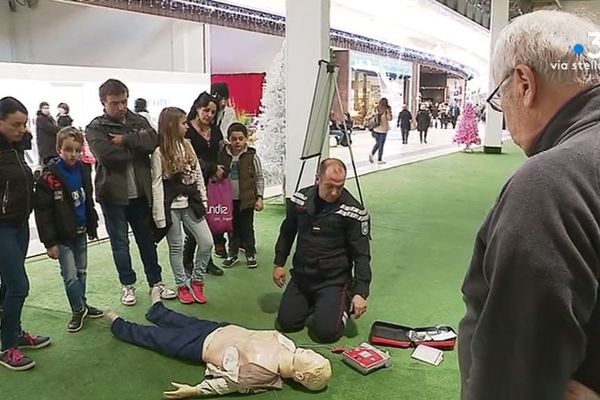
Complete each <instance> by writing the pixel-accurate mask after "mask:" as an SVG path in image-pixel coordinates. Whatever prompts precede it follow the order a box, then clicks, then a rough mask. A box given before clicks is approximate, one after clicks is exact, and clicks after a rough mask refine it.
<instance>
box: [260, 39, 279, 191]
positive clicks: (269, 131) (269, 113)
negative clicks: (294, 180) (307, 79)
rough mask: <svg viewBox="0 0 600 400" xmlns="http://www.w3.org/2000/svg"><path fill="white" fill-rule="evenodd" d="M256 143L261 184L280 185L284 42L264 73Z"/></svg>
mask: <svg viewBox="0 0 600 400" xmlns="http://www.w3.org/2000/svg"><path fill="white" fill-rule="evenodd" d="M256 147H257V151H258V155H259V157H260V159H261V162H262V167H263V173H264V176H265V186H267V187H268V186H275V185H283V183H284V181H285V178H284V166H285V42H284V43H283V46H282V48H281V51H280V52H279V54H277V56H275V59H274V60H273V64H272V65H271V68H269V71H268V72H267V76H266V77H265V84H264V87H263V96H262V101H261V106H260V114H259V116H258V121H257V142H256Z"/></svg>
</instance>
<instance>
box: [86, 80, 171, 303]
mask: <svg viewBox="0 0 600 400" xmlns="http://www.w3.org/2000/svg"><path fill="white" fill-rule="evenodd" d="M128 97H129V91H128V89H127V86H125V85H124V84H123V82H121V81H118V80H116V79H109V80H108V81H106V82H104V83H103V84H102V86H100V101H101V102H102V104H103V106H104V115H102V116H100V117H97V118H94V119H93V120H92V122H90V124H89V125H88V127H87V128H86V133H87V139H88V142H89V145H90V148H91V150H92V152H93V153H94V156H95V157H96V160H97V161H98V165H97V171H96V198H97V200H98V203H100V206H101V207H102V213H103V214H104V219H105V221H106V230H107V231H108V235H109V237H110V244H111V248H112V253H113V259H114V261H115V265H116V267H117V271H118V273H119V280H120V281H121V284H122V285H123V295H122V297H121V302H122V303H123V304H124V305H128V306H132V305H134V304H135V303H136V294H135V286H134V284H135V282H136V280H137V279H136V274H135V271H134V270H133V268H132V266H131V256H130V253H129V229H128V224H129V225H130V226H131V229H132V230H133V235H134V236H135V241H136V244H137V246H138V249H139V251H140V257H141V259H142V263H143V264H144V272H145V273H146V279H147V280H148V284H149V285H150V287H153V286H159V287H160V288H161V293H162V295H163V298H166V299H173V298H175V297H176V293H175V292H174V291H173V290H171V289H167V288H166V287H165V286H164V284H163V283H162V277H161V267H160V265H159V264H158V256H157V254H156V245H155V243H154V237H153V231H152V225H151V219H152V214H151V203H150V202H151V200H152V182H151V176H150V154H152V152H153V151H154V149H155V148H156V146H158V134H157V133H156V131H155V130H154V129H153V128H152V127H151V126H150V124H149V123H148V121H147V120H146V119H145V118H144V117H142V116H139V115H137V114H135V113H133V112H131V111H130V110H128V109H127V99H128Z"/></svg>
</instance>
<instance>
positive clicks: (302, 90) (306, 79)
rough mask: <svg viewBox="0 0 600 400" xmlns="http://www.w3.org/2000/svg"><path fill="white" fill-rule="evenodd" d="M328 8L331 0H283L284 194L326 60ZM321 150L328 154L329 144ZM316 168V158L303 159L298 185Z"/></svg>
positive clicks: (292, 180) (293, 176)
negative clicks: (284, 0)
mask: <svg viewBox="0 0 600 400" xmlns="http://www.w3.org/2000/svg"><path fill="white" fill-rule="evenodd" d="M329 10H330V0H286V32H285V35H286V53H285V54H286V55H285V57H286V62H285V64H286V96H285V103H286V107H285V120H286V124H285V125H286V127H285V137H286V141H285V148H286V162H285V177H286V178H285V179H286V182H285V196H286V197H291V196H292V194H294V190H295V188H296V183H297V182H298V176H299V174H300V168H301V166H302V162H301V160H300V155H301V154H302V146H303V145H304V137H305V135H306V128H307V125H308V117H309V114H310V107H311V103H312V98H313V92H314V88H315V84H316V80H317V72H318V69H319V66H318V62H319V60H329ZM327 139H329V137H327ZM327 143H329V142H328V141H327ZM324 150H325V153H324V154H323V157H327V156H328V154H329V146H328V145H327V146H325V144H324ZM316 168H317V159H316V158H314V159H312V160H310V161H308V162H307V163H306V166H305V168H304V173H303V176H302V181H301V182H300V188H304V187H307V186H310V185H312V184H314V181H315V171H316Z"/></svg>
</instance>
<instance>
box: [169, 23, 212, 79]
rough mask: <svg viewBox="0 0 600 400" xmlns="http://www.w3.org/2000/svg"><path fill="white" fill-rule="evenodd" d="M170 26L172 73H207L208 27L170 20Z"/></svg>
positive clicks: (208, 51)
mask: <svg viewBox="0 0 600 400" xmlns="http://www.w3.org/2000/svg"><path fill="white" fill-rule="evenodd" d="M171 24H172V32H173V33H172V34H173V40H172V43H173V44H172V51H171V55H172V65H173V71H177V72H196V73H209V72H210V71H209V68H208V69H207V66H206V64H207V63H206V60H210V49H209V48H207V47H206V46H205V44H206V43H207V42H208V43H210V37H209V36H208V34H209V33H208V27H207V26H206V25H205V24H195V25H192V24H189V23H187V21H177V20H172V22H171ZM207 36H208V37H207Z"/></svg>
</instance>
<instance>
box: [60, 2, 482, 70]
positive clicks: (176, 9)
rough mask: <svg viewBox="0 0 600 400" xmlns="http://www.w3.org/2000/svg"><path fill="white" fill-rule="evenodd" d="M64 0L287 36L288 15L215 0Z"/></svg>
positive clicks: (363, 40)
mask: <svg viewBox="0 0 600 400" xmlns="http://www.w3.org/2000/svg"><path fill="white" fill-rule="evenodd" d="M64 1H70V2H73V3H89V4H93V5H96V6H103V7H109V8H116V9H120V10H127V11H134V12H140V13H146V14H153V15H160V16H164V17H169V18H174V19H184V20H189V21H196V22H202V23H206V24H211V25H219V26H226V27H230V28H236V29H244V30H249V31H253V32H260V33H266V34H269V35H276V36H285V17H282V16H280V15H275V14H270V13H267V12H263V11H257V10H252V9H249V8H245V7H240V6H234V5H231V4H225V3H221V2H218V1H213V0H64ZM330 37H331V45H332V46H336V47H341V48H344V49H348V50H356V51H361V52H364V53H370V54H376V55H380V56H384V57H390V58H397V59H401V60H404V61H410V62H415V63H419V64H422V65H427V66H430V67H437V68H444V69H446V70H447V71H448V72H452V73H454V74H455V75H458V76H459V77H461V78H464V79H470V78H472V77H473V76H475V73H474V71H473V70H472V69H471V68H469V67H467V66H466V65H463V64H460V63H458V62H455V61H452V60H449V59H446V58H443V57H436V55H434V54H430V53H425V52H422V51H418V50H413V49H408V48H405V47H402V46H398V45H395V44H391V43H387V42H383V41H381V40H376V39H371V38H368V37H366V36H361V35H356V34H353V33H349V32H344V31H341V30H338V29H331V36H330Z"/></svg>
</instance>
